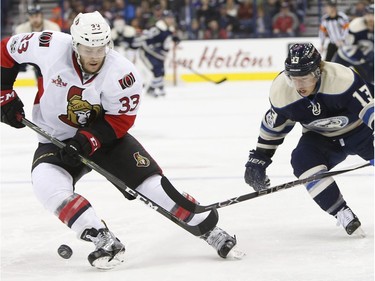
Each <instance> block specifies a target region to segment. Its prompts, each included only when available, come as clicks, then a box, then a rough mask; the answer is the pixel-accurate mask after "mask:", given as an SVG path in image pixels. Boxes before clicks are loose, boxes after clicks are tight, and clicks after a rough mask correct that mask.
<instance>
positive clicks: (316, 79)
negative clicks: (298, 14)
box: [245, 43, 374, 235]
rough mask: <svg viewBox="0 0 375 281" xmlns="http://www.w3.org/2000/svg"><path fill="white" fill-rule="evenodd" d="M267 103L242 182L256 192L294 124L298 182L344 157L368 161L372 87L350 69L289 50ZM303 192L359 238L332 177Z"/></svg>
mask: <svg viewBox="0 0 375 281" xmlns="http://www.w3.org/2000/svg"><path fill="white" fill-rule="evenodd" d="M269 100H270V103H271V107H270V109H269V110H268V111H267V112H266V114H265V115H264V116H263V119H262V121H261V127H260V134H259V137H258V143H257V145H256V149H255V150H251V151H250V156H249V160H248V162H247V163H246V171H245V181H246V183H248V184H249V185H250V186H252V187H253V188H254V189H255V190H256V191H259V190H262V189H266V188H267V187H269V186H270V180H269V178H268V176H267V175H266V169H267V167H268V166H269V165H270V164H271V163H272V160H271V158H272V156H273V155H274V153H275V151H276V149H277V147H278V146H279V145H281V144H282V143H283V142H284V139H285V137H286V135H287V134H288V133H289V132H290V131H291V130H292V129H293V127H294V125H295V124H296V123H300V124H301V125H302V128H303V131H302V136H301V138H300V140H299V142H298V144H297V147H296V148H295V149H294V150H293V152H292V154H291V164H292V167H293V171H294V175H295V176H296V177H297V178H306V177H309V176H312V175H314V174H318V173H322V172H326V171H329V170H331V169H332V168H333V167H335V166H336V165H337V164H339V163H341V162H342V161H344V160H345V159H346V157H347V156H348V155H358V156H359V157H361V158H363V159H364V160H368V161H371V160H372V161H373V159H374V136H373V130H374V85H373V84H371V83H369V82H368V81H365V80H364V79H363V78H362V77H361V76H360V75H358V73H356V72H355V71H353V70H351V69H350V68H347V67H345V66H342V65H340V64H337V63H332V62H325V61H322V60H321V56H320V54H319V52H318V51H317V50H316V49H315V47H314V46H313V45H312V44H310V43H308V44H294V45H293V46H291V48H290V49H289V52H288V57H287V59H286V60H285V71H283V72H281V73H280V74H279V75H278V76H277V77H276V78H275V80H274V81H273V82H272V85H271V89H270V96H269ZM306 189H307V191H308V192H309V194H310V195H311V197H312V198H313V200H314V201H315V202H316V203H317V204H318V205H319V207H320V208H321V209H323V210H324V211H325V212H327V213H328V214H330V215H332V216H334V217H336V218H337V222H338V224H339V225H341V226H343V227H344V229H345V230H346V232H347V233H348V234H349V235H351V234H353V233H354V232H357V233H358V234H360V235H363V232H362V231H361V228H360V225H361V223H360V221H359V219H358V217H357V216H356V215H355V214H354V212H353V211H352V210H351V209H350V208H349V206H348V205H347V203H346V201H345V200H344V198H343V196H342V194H341V192H340V189H339V187H338V185H337V183H336V182H335V180H334V179H333V178H332V177H327V178H324V179H321V180H317V181H313V182H310V183H307V184H306Z"/></svg>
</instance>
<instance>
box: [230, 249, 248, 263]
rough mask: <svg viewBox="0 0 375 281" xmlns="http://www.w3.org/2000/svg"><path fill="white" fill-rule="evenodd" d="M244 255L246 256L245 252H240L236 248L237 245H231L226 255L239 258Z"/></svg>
mask: <svg viewBox="0 0 375 281" xmlns="http://www.w3.org/2000/svg"><path fill="white" fill-rule="evenodd" d="M244 256H246V253H245V252H242V251H241V250H239V249H238V248H237V246H235V247H233V249H232V250H230V252H229V253H228V255H227V259H236V260H241V259H242V258H243V257H244Z"/></svg>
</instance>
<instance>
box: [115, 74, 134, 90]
mask: <svg viewBox="0 0 375 281" xmlns="http://www.w3.org/2000/svg"><path fill="white" fill-rule="evenodd" d="M118 82H119V83H120V86H121V88H122V89H123V90H125V89H126V88H130V87H131V86H133V84H134V83H135V78H134V75H133V72H130V73H129V74H126V75H125V76H124V77H123V78H121V79H120V80H118Z"/></svg>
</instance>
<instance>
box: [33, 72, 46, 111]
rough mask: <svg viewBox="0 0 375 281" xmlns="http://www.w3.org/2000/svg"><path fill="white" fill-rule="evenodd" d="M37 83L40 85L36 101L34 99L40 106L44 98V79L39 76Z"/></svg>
mask: <svg viewBox="0 0 375 281" xmlns="http://www.w3.org/2000/svg"><path fill="white" fill-rule="evenodd" d="M37 83H38V92H37V93H36V96H35V99H34V104H39V103H40V99H41V98H42V96H43V94H44V87H43V77H42V76H39V77H38V78H37Z"/></svg>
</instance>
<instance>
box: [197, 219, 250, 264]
mask: <svg viewBox="0 0 375 281" xmlns="http://www.w3.org/2000/svg"><path fill="white" fill-rule="evenodd" d="M201 238H202V239H203V240H205V241H206V242H207V243H208V245H211V246H212V247H213V248H214V249H215V250H216V251H217V253H218V255H219V256H220V257H222V258H223V259H225V258H227V257H229V256H230V257H234V258H238V259H240V258H242V257H243V256H244V255H245V253H243V252H241V251H239V250H236V249H234V247H235V246H236V244H237V239H236V236H234V237H232V236H230V235H229V234H228V233H226V232H225V231H224V230H222V229H221V228H219V227H217V226H215V227H214V228H213V229H212V230H210V231H209V232H207V233H206V234H204V235H202V236H201Z"/></svg>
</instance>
